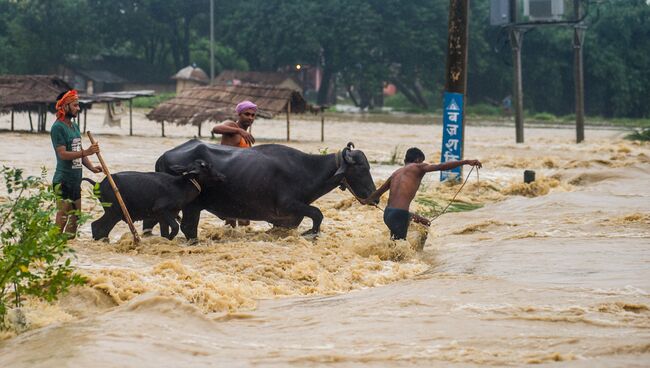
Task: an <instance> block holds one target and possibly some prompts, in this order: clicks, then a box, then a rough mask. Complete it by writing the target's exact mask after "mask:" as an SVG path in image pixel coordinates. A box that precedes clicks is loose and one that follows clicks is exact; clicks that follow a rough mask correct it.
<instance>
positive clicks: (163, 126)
mask: <svg viewBox="0 0 650 368" xmlns="http://www.w3.org/2000/svg"><path fill="white" fill-rule="evenodd" d="M162 136H163V137H164V136H165V121H164V120H163V121H162Z"/></svg>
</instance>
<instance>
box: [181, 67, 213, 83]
mask: <svg viewBox="0 0 650 368" xmlns="http://www.w3.org/2000/svg"><path fill="white" fill-rule="evenodd" d="M172 79H179V80H191V81H194V82H199V83H203V84H208V83H209V82H210V77H208V75H207V74H205V72H204V71H203V69H201V68H198V67H197V66H195V65H190V66H186V67H185V68H183V69H181V70H179V71H178V73H176V74H175V75H174V76H173V77H172Z"/></svg>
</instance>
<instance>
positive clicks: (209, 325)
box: [0, 110, 650, 368]
mask: <svg viewBox="0 0 650 368" xmlns="http://www.w3.org/2000/svg"><path fill="white" fill-rule="evenodd" d="M93 114H95V115H96V116H95V115H93ZM3 119H4V118H3ZM89 120H90V121H93V120H95V121H101V111H97V110H92V111H91V114H90V115H89ZM1 122H2V121H0V123H1ZM19 122H20V120H19ZM134 124H135V134H137V135H138V136H136V137H129V136H128V126H126V127H123V128H119V127H102V126H99V125H97V126H93V125H91V128H93V133H95V135H96V136H97V138H98V140H99V142H100V146H101V149H102V152H103V155H104V158H105V160H106V161H107V163H108V165H109V166H110V168H111V170H112V171H113V172H118V171H122V170H140V171H150V170H152V169H153V165H154V162H155V160H156V158H157V157H158V156H159V155H160V154H161V153H162V152H163V151H165V150H167V149H169V148H171V147H174V146H176V145H178V144H180V143H182V142H184V141H185V140H186V139H187V138H186V137H188V136H191V135H192V134H194V133H195V131H194V130H193V129H188V128H185V127H167V128H166V133H167V134H168V136H170V137H167V138H161V137H158V136H156V135H157V134H158V133H159V129H158V128H157V126H156V125H154V124H153V123H150V122H148V121H146V120H145V119H143V118H142V115H141V114H140V113H137V114H136V115H135V122H134ZM17 126H18V128H21V126H20V125H19V124H17ZM283 129H284V124H283V123H282V122H280V121H275V120H266V121H265V120H261V121H257V122H256V123H255V126H254V134H255V135H256V136H257V137H259V138H260V139H259V140H261V141H262V143H264V142H268V141H277V142H279V143H282V141H281V140H282V138H283V134H284V131H283ZM440 131H441V127H440V126H439V125H405V124H398V123H372V124H370V123H368V124H365V123H358V122H350V121H332V122H328V123H327V125H326V141H325V142H324V143H321V142H320V140H319V133H320V132H319V126H318V124H317V123H315V122H314V121H297V122H292V135H293V137H294V139H295V141H294V142H291V143H290V145H291V146H293V147H295V148H298V149H301V150H303V151H305V152H311V153H318V152H319V151H323V150H325V149H327V150H328V151H329V152H333V151H336V150H338V149H340V148H342V147H344V145H345V143H347V142H348V141H353V142H354V143H355V144H356V146H357V148H359V149H362V150H363V151H364V152H365V153H366V155H367V156H368V159H369V160H370V161H371V166H372V173H373V177H374V178H375V180H376V181H377V182H378V183H380V182H381V181H383V180H385V179H386V178H387V177H388V175H389V174H390V173H391V172H392V171H393V170H395V169H396V168H397V166H396V165H397V164H396V162H395V160H394V159H393V157H392V156H394V155H398V156H403V153H404V151H405V150H406V149H407V148H408V147H411V146H419V147H420V148H422V149H423V150H424V152H425V153H426V154H427V159H428V161H437V160H438V159H439V150H438V149H437V147H438V144H439V143H438V142H440V141H441V137H440ZM125 132H127V133H126V134H125ZM116 134H120V135H119V136H118V135H116ZM466 134H467V143H466V148H465V155H466V157H467V158H478V159H480V160H481V161H482V162H483V164H484V169H483V170H481V172H480V182H479V183H477V179H476V177H475V176H472V177H471V178H470V179H469V181H468V183H467V185H466V186H465V188H464V189H463V191H462V192H461V194H460V195H459V197H458V200H459V201H460V202H461V203H463V204H467V205H477V206H474V207H478V205H482V207H481V208H479V209H476V210H473V211H468V212H455V213H446V214H444V215H443V216H441V217H440V218H438V219H437V220H436V221H435V222H434V223H433V225H432V226H431V228H430V229H428V231H427V229H424V228H422V227H421V226H420V225H411V229H410V232H409V238H408V240H407V241H399V242H397V243H395V242H391V241H390V240H388V230H387V229H386V228H385V226H384V224H383V222H382V213H381V212H380V211H379V210H378V209H376V208H373V207H369V206H366V207H364V206H361V205H360V204H359V203H357V202H356V201H354V199H353V198H352V197H351V195H350V194H349V193H348V192H342V191H339V190H338V189H337V190H335V191H333V192H332V193H330V194H328V195H326V196H324V197H323V198H321V199H320V200H318V201H317V202H316V205H317V206H318V207H320V208H321V209H322V211H323V214H324V216H325V220H324V222H323V225H322V228H321V231H322V233H321V236H320V237H319V238H318V239H317V240H315V241H312V240H307V239H304V238H302V237H301V236H300V235H299V234H300V233H301V232H302V231H304V230H306V229H308V228H309V227H310V226H311V222H310V221H309V220H305V221H304V222H303V224H302V225H301V226H300V227H299V228H298V229H297V230H291V231H287V230H273V229H271V226H270V225H268V224H265V223H261V222H260V223H258V222H256V223H253V225H252V226H250V227H248V228H237V229H231V228H227V227H225V226H224V223H223V221H221V220H219V219H218V218H216V217H214V216H212V215H209V214H207V213H204V214H203V215H202V218H201V223H200V227H199V239H200V242H199V244H198V245H197V246H189V245H187V244H185V242H184V238H183V236H182V235H180V236H179V237H178V238H176V239H175V240H174V241H168V240H166V239H163V238H159V237H155V236H154V237H150V238H145V239H144V241H143V242H142V243H141V244H139V245H134V244H133V243H132V242H131V239H130V235H129V232H128V228H127V226H126V225H124V224H120V225H118V226H117V227H116V228H115V229H114V230H113V232H112V239H111V242H110V243H108V244H107V243H104V242H95V241H92V240H91V236H90V226H89V224H86V225H84V226H83V227H82V228H81V234H80V237H79V238H78V239H77V240H75V241H74V242H73V247H74V249H75V250H76V260H75V264H76V266H77V267H78V269H79V271H80V272H81V273H82V274H83V275H85V276H86V277H87V278H88V280H89V282H88V284H87V285H86V286H84V287H79V288H75V289H73V290H72V291H71V292H70V293H68V294H67V295H65V296H63V297H62V298H61V299H60V300H59V301H58V302H56V303H54V304H51V305H50V304H47V303H44V302H40V301H37V300H27V301H26V303H25V306H24V308H23V309H22V314H23V316H22V317H23V318H17V316H16V315H15V314H12V315H10V323H13V324H14V326H13V327H14V328H15V330H17V331H18V332H8V333H5V335H3V336H1V337H2V338H3V339H2V340H0V366H2V367H16V368H17V367H67V366H69V367H73V366H75V367H90V366H92V367H116V366H119V367H173V366H179V365H184V366H192V367H207V366H228V367H231V366H278V367H285V366H320V365H329V364H333V363H335V364H336V365H337V366H340V367H355V366H362V365H372V366H386V367H396V366H423V367H428V366H473V365H493V366H505V365H524V364H531V363H538V364H544V365H546V364H548V365H550V364H554V363H555V362H557V361H562V362H563V365H567V366H578V367H591V366H594V364H595V365H596V366H626V367H630V366H647V364H648V363H649V362H650V294H649V293H650V186H649V185H648V183H650V144H647V143H638V142H630V141H625V140H623V139H622V138H621V137H622V136H623V135H624V134H625V132H622V131H617V130H605V129H600V130H598V129H590V130H587V134H586V135H587V141H586V142H585V143H583V144H579V145H577V144H575V143H574V132H573V131H572V130H570V129H559V128H558V129H551V128H544V129H541V128H527V131H526V143H525V144H520V145H516V144H514V143H513V141H514V128H512V127H493V126H485V125H478V126H473V125H472V124H471V122H470V126H469V127H468V128H467V132H466ZM1 136H2V141H3V144H2V145H0V164H2V165H7V166H15V167H22V168H25V169H26V171H27V173H28V174H38V173H39V172H40V167H41V166H42V165H45V167H47V168H48V169H49V170H50V172H51V171H52V169H53V168H54V164H55V162H54V156H53V151H52V147H51V143H50V141H49V136H46V135H32V134H26V133H9V132H5V133H2V135H1ZM85 142H87V140H86V139H85ZM431 142H433V143H431ZM258 143H260V142H258ZM25 147H30V148H29V150H28V151H26V150H25ZM524 169H532V170H535V171H536V173H537V181H536V182H534V183H533V184H528V185H526V184H523V183H521V182H522V177H523V170H524ZM85 176H90V177H94V178H95V179H99V178H100V176H98V175H93V174H90V173H89V172H85ZM437 178H438V177H437V175H431V176H429V177H428V178H427V179H426V180H425V182H423V185H422V187H421V190H420V193H419V195H418V197H417V200H416V201H415V202H414V206H413V207H412V209H413V210H416V211H419V212H421V213H427V211H430V210H431V207H430V205H431V204H432V203H434V202H435V203H438V204H439V205H444V204H446V203H447V201H448V200H449V199H450V198H451V197H452V196H453V194H454V193H455V192H456V190H457V188H458V187H450V186H447V185H441V184H439V183H438V182H437ZM83 192H84V193H83V206H84V208H85V210H87V211H90V213H91V214H92V215H93V217H97V216H99V214H100V213H101V207H100V205H99V203H96V201H94V199H92V198H91V188H90V186H87V184H84V185H83ZM5 195H6V192H1V193H0V196H5ZM385 200H386V198H383V200H382V203H381V206H382V207H383V206H385ZM420 248H422V250H421V251H420V250H418V249H420ZM19 320H20V321H19Z"/></svg>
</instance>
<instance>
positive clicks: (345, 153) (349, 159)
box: [341, 142, 355, 165]
mask: <svg viewBox="0 0 650 368" xmlns="http://www.w3.org/2000/svg"><path fill="white" fill-rule="evenodd" d="M350 143H351V142H350ZM350 143H348V146H349V145H350ZM351 153H352V151H351V150H350V148H349V147H345V148H344V149H343V151H342V152H341V155H342V156H343V160H345V162H346V163H348V164H350V165H354V163H355V161H354V157H352V155H351Z"/></svg>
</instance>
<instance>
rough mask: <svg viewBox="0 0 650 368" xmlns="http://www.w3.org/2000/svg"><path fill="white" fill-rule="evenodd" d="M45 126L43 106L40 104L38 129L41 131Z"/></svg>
mask: <svg viewBox="0 0 650 368" xmlns="http://www.w3.org/2000/svg"><path fill="white" fill-rule="evenodd" d="M42 126H43V106H42V105H38V123H37V124H36V131H37V132H38V133H40V132H41V129H42Z"/></svg>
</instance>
